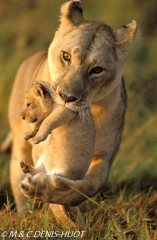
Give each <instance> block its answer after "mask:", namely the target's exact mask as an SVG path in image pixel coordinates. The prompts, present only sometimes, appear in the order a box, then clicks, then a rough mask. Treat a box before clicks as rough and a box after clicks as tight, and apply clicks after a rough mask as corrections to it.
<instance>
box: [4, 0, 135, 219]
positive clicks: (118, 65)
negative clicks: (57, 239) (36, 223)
mask: <svg viewBox="0 0 157 240" xmlns="http://www.w3.org/2000/svg"><path fill="white" fill-rule="evenodd" d="M136 36H137V24H136V22H135V21H132V23H130V24H128V25H125V26H123V27H122V28H120V29H118V30H113V29H112V28H110V27H109V26H107V25H106V24H104V23H102V22H94V21H85V20H84V18H83V13H82V9H81V7H80V1H78V0H77V1H69V2H67V3H65V4H64V5H63V6H62V8H61V24H60V26H59V29H58V30H57V32H56V34H55V36H54V39H53V41H52V43H51V44H50V47H49V49H48V51H40V52H37V53H36V54H34V55H32V56H31V57H29V58H28V59H26V60H25V61H24V63H23V64H22V65H21V67H20V69H19V71H18V73H17V76H16V79H15V82H14V85H13V89H12V93H11V97H10V105H9V122H10V127H11V132H12V135H13V148H12V159H11V164H10V177H11V185H12V190H13V194H14V197H15V202H16V204H17V207H18V210H19V211H20V210H22V209H23V208H24V206H25V203H26V199H25V198H24V196H23V194H22V193H21V192H20V191H19V182H20V181H21V179H23V177H24V174H23V173H21V174H19V172H20V166H19V159H27V161H29V162H30V163H32V157H31V151H32V146H31V144H30V143H29V142H27V141H25V140H24V139H22V137H21V135H22V133H23V132H25V131H27V130H28V126H27V123H26V122H25V121H22V120H21V117H20V112H21V109H22V102H23V98H24V94H25V92H26V91H27V89H28V88H29V85H30V83H33V82H35V81H36V79H40V80H42V81H45V80H46V81H47V82H49V83H50V84H51V85H53V88H54V95H55V101H56V102H57V103H58V104H61V105H65V106H66V107H67V108H69V109H71V110H72V111H76V112H79V111H82V110H83V109H86V108H90V110H91V114H92V118H93V120H94V125H95V131H96V137H95V145H94V152H93V156H92V162H91V165H90V167H89V169H88V171H87V173H86V175H85V177H84V179H83V180H78V181H76V184H77V191H75V190H74V189H73V188H72V189H68V190H65V191H59V190H58V191H54V188H53V184H52V182H51V183H50V182H48V181H47V177H46V176H45V173H38V174H37V175H35V176H31V177H29V179H28V180H29V181H27V179H25V182H26V186H27V188H26V189H25V191H23V193H24V194H26V195H27V196H28V197H31V198H33V197H34V198H35V199H38V200H41V201H46V202H49V203H52V205H51V206H52V209H53V211H54V213H55V211H56V212H57V213H56V216H58V215H59V214H58V211H59V209H60V207H58V205H55V204H53V203H58V204H63V205H65V206H74V205H75V206H77V205H79V204H80V203H81V202H82V201H84V200H85V199H86V197H85V195H87V196H88V197H91V196H93V195H94V194H96V193H97V192H98V191H100V189H101V188H102V187H103V186H104V184H105V183H106V181H107V178H108V174H109V170H110V167H111V165H112V163H113V160H114V158H115V156H116V154H117V151H118V149H119V145H120V140H121V134H122V131H123V127H124V115H125V111H126V106H127V97H126V91H125V86H124V81H123V77H122V76H123V65H124V62H125V59H126V57H127V54H128V52H129V50H130V48H131V46H132V43H133V42H134V40H135V38H136ZM58 134H60V133H59V132H58ZM73 134H74V135H75V133H71V136H70V137H72V136H73ZM66 141H68V138H67V140H66ZM74 141H75V139H74ZM80 141H81V139H80ZM48 144H49V138H47V139H46V140H45V141H43V142H41V143H40V144H37V145H36V150H37V151H36V153H37V155H38V156H36V157H35V158H34V159H33V161H34V163H35V162H36V161H37V159H38V158H39V157H40V156H41V154H42V152H43V150H44V148H45V147H46V146H47V145H48ZM59 144H60V146H61V145H62V143H59ZM71 151H72V149H71ZM78 152H79V147H78ZM47 154H48V155H49V153H47ZM56 161H57V160H56ZM85 161H86V160H85ZM16 173H18V174H16ZM56 178H57V181H61V182H62V183H64V182H67V181H68V184H69V185H70V184H71V185H72V184H73V181H72V180H69V179H67V178H63V177H61V176H57V177H56ZM86 179H88V183H87V181H86ZM69 182H70V183H69ZM44 186H46V187H47V191H46V194H45V191H43V187H44ZM40 189H42V190H41V191H40ZM80 192H82V193H83V194H84V195H82V194H81V193H80ZM57 208H59V209H57ZM69 208H70V207H69ZM68 211H72V212H73V213H74V214H75V213H76V211H75V208H70V210H69V209H67V208H66V207H63V208H62V211H61V214H60V216H61V220H63V221H65V222H66V220H67V219H68V218H67V216H68ZM69 215H70V214H69Z"/></svg>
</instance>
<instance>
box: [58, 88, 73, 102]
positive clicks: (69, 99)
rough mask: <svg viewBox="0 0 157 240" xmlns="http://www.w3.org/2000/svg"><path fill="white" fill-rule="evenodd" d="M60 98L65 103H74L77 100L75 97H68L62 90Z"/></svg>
mask: <svg viewBox="0 0 157 240" xmlns="http://www.w3.org/2000/svg"><path fill="white" fill-rule="evenodd" d="M59 96H60V97H61V98H62V99H63V100H64V101H65V102H74V101H76V100H77V98H76V97H73V96H67V95H66V94H65V93H63V92H62V91H61V90H59Z"/></svg>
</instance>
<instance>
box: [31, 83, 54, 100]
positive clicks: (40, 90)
mask: <svg viewBox="0 0 157 240" xmlns="http://www.w3.org/2000/svg"><path fill="white" fill-rule="evenodd" d="M34 87H35V95H36V96H38V97H41V98H45V97H47V96H48V97H50V91H49V89H48V87H47V86H46V85H43V84H42V83H40V84H39V83H38V84H36V85H34Z"/></svg>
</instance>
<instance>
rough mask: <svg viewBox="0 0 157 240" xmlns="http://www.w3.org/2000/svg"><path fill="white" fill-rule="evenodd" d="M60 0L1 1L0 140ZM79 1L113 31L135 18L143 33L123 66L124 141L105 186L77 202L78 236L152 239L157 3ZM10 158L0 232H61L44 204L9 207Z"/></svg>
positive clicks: (156, 219) (0, 190)
mask: <svg viewBox="0 0 157 240" xmlns="http://www.w3.org/2000/svg"><path fill="white" fill-rule="evenodd" d="M63 2H64V1H63V0H58V1H54V0H52V1H49V0H44V1H37V0H34V1H32V0H23V1H20V0H8V1H0V142H1V141H2V140H3V139H4V138H5V136H6V134H7V132H8V131H9V125H8V121H7V108H8V101H9V95H10V91H11V87H12V83H13V80H14V76H15V74H16V71H17V69H18V67H19V65H20V63H21V62H22V61H23V60H24V59H25V58H26V57H27V56H29V55H30V54H32V53H33V52H34V51H37V50H38V49H40V48H44V47H47V46H48V45H49V43H50V41H51V40H52V38H53V35H54V31H55V29H56V28H57V26H58V24H59V23H58V16H59V7H60V5H61V3H63ZM82 5H83V7H84V15H85V18H86V19H93V20H99V21H104V22H106V23H107V24H109V25H110V26H111V27H113V28H114V29H116V28H118V27H120V26H121V25H124V24H126V23H129V22H131V21H132V20H133V19H135V20H137V22H138V24H139V27H140V28H141V32H142V34H141V39H140V40H139V41H138V42H137V43H136V44H135V46H134V48H133V49H132V50H131V52H130V54H129V57H128V60H127V62H126V64H125V70H124V77H125V83H126V88H127V91H128V98H129V104H128V109H127V114H126V124H125V129H124V133H123V138H122V144H121V147H120V151H119V153H118V155H117V157H116V159H115V162H114V164H113V166H112V169H111V172H110V176H109V180H108V183H107V185H106V186H105V187H104V189H103V190H102V191H101V193H99V194H98V195H97V196H95V197H94V198H92V200H88V201H86V202H84V203H83V204H82V205H81V209H82V212H83V215H84V217H85V218H86V234H85V235H84V238H83V239H93V240H95V239H96V240H97V239H98V240H99V239H107V240H110V239H111V240H113V239H118V240H121V239H130V240H136V239H137V240H156V239H157V163H156V159H157V132H156V129H157V108H156V96H157V68H156V63H157V54H156V32H157V31H156V30H157V17H156V16H157V15H156V11H157V5H156V3H155V1H154V2H153V1H152V2H150V1H148V0H146V1H142V0H139V1H136V0H128V1H125V0H120V1H117V0H112V1H110V0H106V1H104V0H100V1H99V2H96V1H94V0H86V1H82ZM9 161H10V155H4V154H1V155H0V206H1V210H0V232H1V231H2V230H7V231H11V230H13V231H20V230H23V231H28V230H33V231H35V230H36V231H37V230H39V231H41V230H43V231H46V230H48V231H52V229H53V230H54V229H55V230H58V231H62V230H64V229H63V228H62V227H61V226H60V225H59V224H58V223H57V222H56V221H55V219H54V217H53V216H52V214H51V212H50V211H49V209H48V205H47V204H44V205H43V206H42V207H41V204H40V203H38V204H37V206H36V207H34V203H33V202H31V201H30V202H29V204H28V206H27V211H26V212H25V213H23V214H22V215H20V216H19V215H17V213H16V212H15V211H13V208H14V205H13V198H12V193H11V189H10V184H9ZM93 201H94V202H95V203H94V202H93ZM71 230H72V229H71ZM0 239H1V238H0ZM17 239H18V238H17ZM63 239H64V238H63ZM69 239H70V238H69ZM71 239H73V238H71Z"/></svg>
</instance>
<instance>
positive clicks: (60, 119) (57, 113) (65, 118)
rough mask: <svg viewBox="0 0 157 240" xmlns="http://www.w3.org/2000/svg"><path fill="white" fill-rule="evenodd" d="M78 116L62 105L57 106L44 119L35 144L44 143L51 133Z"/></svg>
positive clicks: (34, 139) (35, 138) (34, 140)
mask: <svg viewBox="0 0 157 240" xmlns="http://www.w3.org/2000/svg"><path fill="white" fill-rule="evenodd" d="M76 115H77V114H76V113H75V112H73V111H71V110H70V109H68V108H66V107H65V106H62V105H57V107H56V108H55V109H54V110H53V112H52V113H51V114H50V115H49V116H48V117H46V118H45V119H44V121H43V122H42V124H41V126H40V129H39V131H38V133H37V135H36V136H35V137H34V138H33V142H34V143H35V144H38V143H39V142H41V141H44V140H45V139H46V138H47V136H48V135H49V133H51V131H52V130H53V129H55V128H58V127H60V126H62V125H63V124H66V123H68V122H69V121H70V120H72V119H73V118H74V117H75V116H76Z"/></svg>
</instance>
